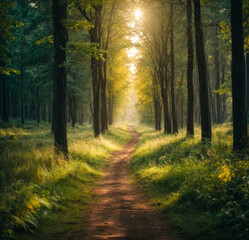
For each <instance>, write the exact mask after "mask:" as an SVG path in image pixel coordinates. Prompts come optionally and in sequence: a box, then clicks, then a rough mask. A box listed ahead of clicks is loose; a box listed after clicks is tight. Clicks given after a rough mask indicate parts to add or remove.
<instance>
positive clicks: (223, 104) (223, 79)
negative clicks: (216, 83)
mask: <svg viewBox="0 0 249 240" xmlns="http://www.w3.org/2000/svg"><path fill="white" fill-rule="evenodd" d="M225 68H226V58H224V59H223V63H222V68H221V84H223V83H224V82H225ZM221 104H222V115H221V119H222V122H225V121H226V118H227V117H226V94H223V95H222V96H221Z"/></svg>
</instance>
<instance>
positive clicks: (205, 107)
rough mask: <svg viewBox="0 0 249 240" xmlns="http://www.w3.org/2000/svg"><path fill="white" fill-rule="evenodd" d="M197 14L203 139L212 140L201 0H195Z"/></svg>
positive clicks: (197, 52)
mask: <svg viewBox="0 0 249 240" xmlns="http://www.w3.org/2000/svg"><path fill="white" fill-rule="evenodd" d="M194 14H195V38H196V57H197V63H198V72H199V89H200V91H199V98H200V110H201V130H202V141H206V140H207V141H211V138H212V133H211V117H210V108H209V97H208V79H207V63H206V57H205V49H204V40H203V31H202V24H201V6H200V0H194Z"/></svg>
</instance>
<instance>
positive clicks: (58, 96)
mask: <svg viewBox="0 0 249 240" xmlns="http://www.w3.org/2000/svg"><path fill="white" fill-rule="evenodd" d="M52 12H53V25H54V32H53V36H54V103H53V111H54V114H53V117H54V119H53V121H54V145H55V149H56V151H57V152H62V153H63V154H64V156H65V157H67V156H68V147H67V128H66V81H67V73H66V65H65V64H66V50H65V49H66V44H67V41H68V34H67V29H66V27H65V25H64V21H65V19H66V17H67V5H66V1H64V0H62V1H58V0H53V5H52Z"/></svg>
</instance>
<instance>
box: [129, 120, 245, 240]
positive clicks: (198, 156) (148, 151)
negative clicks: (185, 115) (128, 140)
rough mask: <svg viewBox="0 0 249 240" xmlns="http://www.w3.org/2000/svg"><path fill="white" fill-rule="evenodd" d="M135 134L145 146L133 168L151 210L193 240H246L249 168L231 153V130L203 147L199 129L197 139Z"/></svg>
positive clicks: (224, 129)
mask: <svg viewBox="0 0 249 240" xmlns="http://www.w3.org/2000/svg"><path fill="white" fill-rule="evenodd" d="M137 129H138V131H139V132H140V135H141V140H140V143H139V147H138V148H137V150H136V152H135V154H134V156H133V160H132V162H131V168H132V170H133V171H134V172H135V173H136V174H138V179H139V181H140V182H141V183H142V184H143V186H144V187H145V190H147V191H148V193H149V195H150V197H151V201H152V205H156V206H158V207H159V208H160V209H161V210H162V211H164V212H167V214H169V215H170V216H171V218H172V219H173V221H174V222H175V224H176V225H177V226H178V227H179V230H180V231H182V232H183V233H184V234H186V235H188V236H189V237H190V238H191V239H215V240H220V239H227V240H230V239H231V240H232V239H241V240H242V239H246V238H247V236H248V224H249V215H248V213H249V203H248V197H249V191H248V189H249V188H248V187H249V186H248V183H249V182H248V178H249V163H248V157H246V158H245V159H243V160H242V159H239V158H238V157H235V156H233V154H232V153H231V150H232V134H231V126H230V124H225V125H223V126H219V127H218V126H217V127H215V129H214V132H213V133H214V139H213V140H214V141H213V143H212V144H210V143H209V144H203V143H202V142H201V141H200V129H196V137H195V138H186V137H183V135H182V134H184V133H185V132H180V133H179V135H178V136H170V135H168V136H165V135H163V134H162V133H157V132H154V131H152V130H151V129H150V128H144V127H143V128H141V127H139V128H137ZM184 131H185V130H184Z"/></svg>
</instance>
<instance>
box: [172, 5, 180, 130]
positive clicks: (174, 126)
mask: <svg viewBox="0 0 249 240" xmlns="http://www.w3.org/2000/svg"><path fill="white" fill-rule="evenodd" d="M170 25H171V26H170V46H171V107H172V123H173V129H172V130H173V133H178V123H177V117H176V107H175V55H174V5H173V3H171V4H170Z"/></svg>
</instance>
